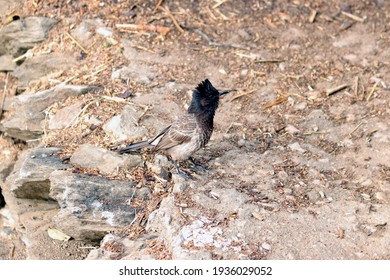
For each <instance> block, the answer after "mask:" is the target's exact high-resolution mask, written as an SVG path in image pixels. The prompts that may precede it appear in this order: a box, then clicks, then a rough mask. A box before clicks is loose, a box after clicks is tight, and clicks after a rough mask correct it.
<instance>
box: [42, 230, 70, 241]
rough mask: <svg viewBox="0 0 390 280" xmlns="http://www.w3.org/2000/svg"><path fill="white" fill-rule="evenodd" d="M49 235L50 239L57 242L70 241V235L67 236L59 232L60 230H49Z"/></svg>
mask: <svg viewBox="0 0 390 280" xmlns="http://www.w3.org/2000/svg"><path fill="white" fill-rule="evenodd" d="M47 234H48V235H49V237H50V238H52V239H56V240H61V241H68V240H69V239H70V236H69V235H66V234H65V233H63V232H62V231H59V230H58V229H54V228H48V229H47Z"/></svg>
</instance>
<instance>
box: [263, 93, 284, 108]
mask: <svg viewBox="0 0 390 280" xmlns="http://www.w3.org/2000/svg"><path fill="white" fill-rule="evenodd" d="M289 96H290V94H289V93H287V94H285V95H283V96H281V97H279V98H276V99H275V100H274V101H272V102H271V103H269V104H267V105H265V106H264V107H263V109H268V108H271V107H273V106H275V105H278V104H281V103H283V102H284V101H286V100H287V98H288V97H289Z"/></svg>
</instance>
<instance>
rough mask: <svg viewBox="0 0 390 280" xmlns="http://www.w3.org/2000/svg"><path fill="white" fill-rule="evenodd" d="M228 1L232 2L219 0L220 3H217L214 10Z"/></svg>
mask: <svg viewBox="0 0 390 280" xmlns="http://www.w3.org/2000/svg"><path fill="white" fill-rule="evenodd" d="M227 1H230V0H219V1H218V2H217V4H215V5H214V6H213V9H216V8H218V7H219V6H221V5H222V4H223V3H225V2H227Z"/></svg>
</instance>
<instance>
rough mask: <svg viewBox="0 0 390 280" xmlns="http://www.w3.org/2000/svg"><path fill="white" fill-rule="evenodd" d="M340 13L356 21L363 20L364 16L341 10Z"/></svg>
mask: <svg viewBox="0 0 390 280" xmlns="http://www.w3.org/2000/svg"><path fill="white" fill-rule="evenodd" d="M341 14H342V15H344V16H346V17H348V18H350V19H353V20H355V21H357V22H364V18H361V17H358V16H356V15H353V14H351V13H347V12H344V11H342V12H341Z"/></svg>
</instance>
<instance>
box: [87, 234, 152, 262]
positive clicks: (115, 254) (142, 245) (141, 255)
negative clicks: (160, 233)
mask: <svg viewBox="0 0 390 280" xmlns="http://www.w3.org/2000/svg"><path fill="white" fill-rule="evenodd" d="M155 239H156V235H152V234H143V235H141V236H138V237H137V239H136V240H130V239H129V238H126V237H119V236H116V235H114V234H107V235H106V236H105V237H104V238H103V240H102V242H101V243H100V248H99V249H95V250H92V251H91V252H90V253H89V255H88V257H87V258H86V259H87V260H118V259H121V260H152V259H156V256H154V255H151V253H150V252H151V251H152V249H151V248H150V246H149V243H150V241H153V240H155ZM156 253H157V252H156Z"/></svg>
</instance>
